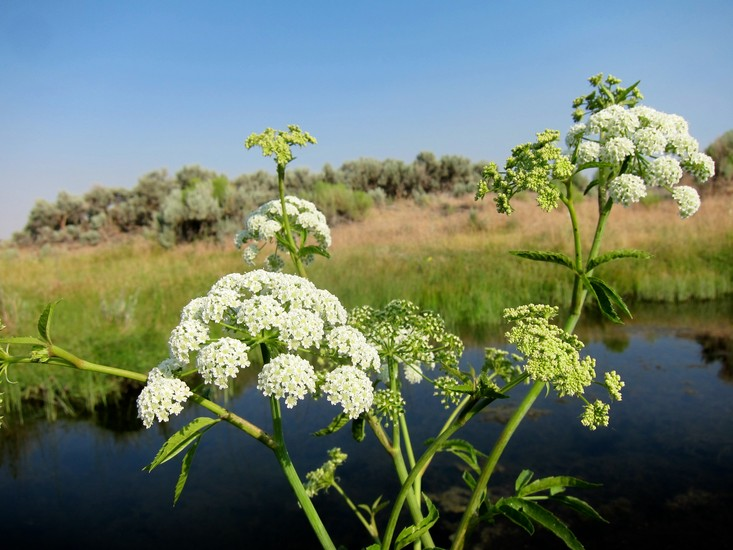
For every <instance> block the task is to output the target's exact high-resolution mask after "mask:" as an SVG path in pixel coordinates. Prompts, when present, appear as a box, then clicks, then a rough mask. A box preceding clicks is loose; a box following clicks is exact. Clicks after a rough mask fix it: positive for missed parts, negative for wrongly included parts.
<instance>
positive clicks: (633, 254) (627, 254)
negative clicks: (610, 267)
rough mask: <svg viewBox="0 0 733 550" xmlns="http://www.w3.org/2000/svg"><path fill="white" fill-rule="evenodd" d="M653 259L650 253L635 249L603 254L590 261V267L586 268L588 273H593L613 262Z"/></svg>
mask: <svg viewBox="0 0 733 550" xmlns="http://www.w3.org/2000/svg"><path fill="white" fill-rule="evenodd" d="M651 257H652V255H651V254H649V253H648V252H645V251H643V250H636V249H633V248H628V249H619V250H612V251H610V252H607V253H605V254H601V255H600V256H598V257H597V258H593V259H592V260H591V261H589V262H588V265H587V266H586V271H592V270H593V269H595V268H596V267H598V266H599V265H601V264H605V263H607V262H610V261H613V260H620V259H624V258H635V259H639V260H648V259H649V258H651Z"/></svg>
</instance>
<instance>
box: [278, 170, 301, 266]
mask: <svg viewBox="0 0 733 550" xmlns="http://www.w3.org/2000/svg"><path fill="white" fill-rule="evenodd" d="M277 189H278V193H279V195H280V208H281V209H282V214H283V221H282V224H283V231H284V232H285V239H286V240H287V243H288V248H289V250H288V252H289V253H290V259H291V260H292V261H293V265H294V266H295V272H296V273H297V274H298V275H300V276H301V277H303V278H304V279H307V278H308V274H307V273H306V271H305V266H304V265H303V261H302V260H301V258H300V256H299V255H298V247H297V245H296V244H295V239H294V238H293V230H292V229H291V227H290V218H289V216H288V211H287V208H286V205H285V165H284V164H278V165H277Z"/></svg>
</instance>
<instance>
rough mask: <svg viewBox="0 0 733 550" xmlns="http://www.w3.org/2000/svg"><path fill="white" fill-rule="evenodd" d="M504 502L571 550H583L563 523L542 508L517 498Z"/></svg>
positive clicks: (529, 501) (534, 503)
mask: <svg viewBox="0 0 733 550" xmlns="http://www.w3.org/2000/svg"><path fill="white" fill-rule="evenodd" d="M504 500H505V502H506V503H507V504H508V505H509V506H511V507H512V508H514V509H515V510H517V511H519V512H522V513H523V514H525V515H526V516H527V517H528V518H529V519H531V520H532V521H535V522H537V523H539V524H540V525H542V527H544V528H545V529H547V530H549V531H550V532H552V533H553V534H554V535H555V536H556V537H558V538H559V539H560V540H562V541H563V542H564V543H565V544H566V545H567V547H568V548H571V550H584V548H583V545H582V544H581V543H580V541H579V540H578V539H577V537H576V536H575V535H574V534H573V532H572V531H571V530H570V528H569V527H568V526H567V525H565V523H563V522H562V521H561V520H560V518H558V517H557V516H556V515H555V514H553V513H552V512H550V511H549V510H547V509H546V508H543V507H542V506H540V505H539V504H537V503H536V502H532V501H531V500H524V499H521V498H518V497H510V498H507V499H504Z"/></svg>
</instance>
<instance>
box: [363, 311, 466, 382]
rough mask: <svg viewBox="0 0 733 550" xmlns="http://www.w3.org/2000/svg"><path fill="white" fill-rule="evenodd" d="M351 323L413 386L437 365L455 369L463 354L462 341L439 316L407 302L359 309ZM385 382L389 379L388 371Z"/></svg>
mask: <svg viewBox="0 0 733 550" xmlns="http://www.w3.org/2000/svg"><path fill="white" fill-rule="evenodd" d="M349 323H350V324H351V325H352V326H354V327H356V328H358V329H359V330H360V331H361V332H362V333H363V334H364V335H365V336H366V338H367V340H368V341H369V342H372V343H373V344H374V346H375V347H376V348H377V349H378V350H379V355H380V356H381V357H382V358H384V359H387V360H388V362H389V361H392V362H394V363H396V364H397V365H400V366H401V367H402V372H403V374H404V376H405V379H406V380H407V381H408V382H410V383H413V384H416V383H418V382H420V380H421V379H422V377H423V375H424V371H425V370H432V369H434V368H435V366H436V364H437V365H440V366H441V367H442V368H444V369H445V368H453V367H455V366H456V365H458V360H459V359H460V357H461V354H462V353H463V343H462V342H461V340H460V338H458V336H456V335H455V334H451V333H449V332H448V331H447V330H446V329H445V322H444V321H443V319H442V318H441V317H440V316H439V315H437V314H436V313H434V312H432V311H421V310H420V308H419V307H418V306H416V305H415V304H413V303H411V302H409V301H407V300H393V301H392V302H390V303H389V304H387V305H386V306H385V307H384V308H383V309H380V310H377V309H374V308H372V307H370V306H362V307H359V308H356V309H355V310H353V311H352V312H351V315H350V320H349ZM385 366H386V365H385ZM383 379H384V380H385V381H386V380H387V379H388V377H387V376H384V370H383Z"/></svg>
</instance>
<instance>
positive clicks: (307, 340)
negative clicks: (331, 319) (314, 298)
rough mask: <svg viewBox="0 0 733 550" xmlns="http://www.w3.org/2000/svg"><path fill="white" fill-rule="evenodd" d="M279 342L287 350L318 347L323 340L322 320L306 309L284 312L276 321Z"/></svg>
mask: <svg viewBox="0 0 733 550" xmlns="http://www.w3.org/2000/svg"><path fill="white" fill-rule="evenodd" d="M278 327H279V328H280V340H281V341H282V342H284V343H285V345H286V346H287V347H288V349H289V350H296V349H298V348H303V349H307V348H310V347H316V348H318V347H320V343H321V340H322V339H323V320H322V319H321V318H320V317H319V316H318V315H317V314H316V313H314V312H312V311H308V310H306V309H293V310H290V311H287V312H285V313H284V314H283V315H282V316H281V317H280V320H279V321H278Z"/></svg>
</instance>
